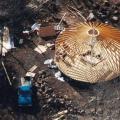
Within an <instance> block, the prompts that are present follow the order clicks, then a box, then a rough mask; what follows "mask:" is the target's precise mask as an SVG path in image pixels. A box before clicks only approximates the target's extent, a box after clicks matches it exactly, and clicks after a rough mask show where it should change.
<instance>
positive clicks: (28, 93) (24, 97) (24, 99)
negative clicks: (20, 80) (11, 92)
mask: <svg viewBox="0 0 120 120" xmlns="http://www.w3.org/2000/svg"><path fill="white" fill-rule="evenodd" d="M18 104H19V105H20V106H31V105H32V87H31V86H20V87H19V88H18Z"/></svg>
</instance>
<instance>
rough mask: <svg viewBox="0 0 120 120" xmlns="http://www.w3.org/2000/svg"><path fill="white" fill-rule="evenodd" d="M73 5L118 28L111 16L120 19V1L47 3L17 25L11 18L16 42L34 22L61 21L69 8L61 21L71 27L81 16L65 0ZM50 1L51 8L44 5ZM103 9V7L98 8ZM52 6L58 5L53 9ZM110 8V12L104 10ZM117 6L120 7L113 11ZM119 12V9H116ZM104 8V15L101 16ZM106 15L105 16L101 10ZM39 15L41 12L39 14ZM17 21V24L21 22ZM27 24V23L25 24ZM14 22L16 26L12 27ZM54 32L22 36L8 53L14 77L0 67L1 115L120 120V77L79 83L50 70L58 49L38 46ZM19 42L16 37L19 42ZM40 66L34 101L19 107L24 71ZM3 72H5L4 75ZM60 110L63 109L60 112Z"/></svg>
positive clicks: (12, 119)
mask: <svg viewBox="0 0 120 120" xmlns="http://www.w3.org/2000/svg"><path fill="white" fill-rule="evenodd" d="M67 4H68V5H69V6H74V7H76V8H77V9H79V11H81V13H82V14H83V16H85V17H86V18H87V16H88V15H89V13H90V12H91V10H92V12H93V13H94V15H95V18H94V19H93V20H97V21H102V22H106V21H107V22H109V24H112V25H113V26H116V27H118V28H119V27H120V26H119V25H120V19H118V20H116V19H115V20H114V19H113V16H116V17H118V18H120V14H119V10H120V7H119V6H120V4H115V3H114V4H113V3H111V2H109V4H108V3H107V5H105V3H103V2H101V3H99V1H97V2H93V0H88V1H87V0H75V1H72V0H71V1H69V0H66V1H65V2H63V1H62V3H61V4H60V5H58V6H56V5H55V4H54V2H53V3H52V4H50V3H49V2H48V3H47V4H45V5H44V6H43V7H42V11H39V14H40V15H41V16H42V18H39V17H38V15H37V17H36V15H35V17H34V18H31V16H29V15H28V16H29V17H28V16H27V17H26V18H25V19H24V20H22V21H19V22H15V24H14V25H11V23H9V22H8V26H10V28H11V31H12V32H13V31H14V32H13V34H14V37H15V39H16V41H17V40H18V39H20V38H21V36H22V35H21V32H22V30H24V29H25V28H27V29H29V26H30V25H31V23H33V21H34V22H35V21H40V22H41V23H42V25H48V24H52V23H56V22H58V21H60V19H61V17H62V16H63V15H64V14H65V13H67V15H66V17H65V19H64V22H63V24H64V25H67V26H70V25H72V24H74V23H76V22H80V21H82V19H81V17H79V16H78V15H76V13H74V14H72V13H71V11H70V10H68V8H67V7H66V5H67ZM46 6H47V7H46ZM98 8H99V9H98ZM54 9H57V11H55V10H54ZM106 10H107V12H106ZM115 11H116V12H115ZM117 11H118V12H117ZM99 13H100V15H99ZM101 14H102V15H101ZM40 15H39V16H40ZM18 23H19V25H18ZM26 23H27V24H26ZM13 26H14V29H12V27H13ZM56 37H57V35H56V36H54V37H47V38H46V37H45V38H41V37H40V36H36V35H33V36H32V37H30V38H29V39H26V38H25V39H24V44H22V45H18V46H17V48H15V49H12V50H11V51H10V52H8V53H7V54H6V56H5V57H4V58H2V60H4V63H5V66H6V68H7V70H8V73H9V76H10V78H11V81H12V86H10V85H9V84H8V81H7V79H6V77H4V76H2V75H4V72H3V69H2V68H1V69H0V71H1V74H0V78H1V79H0V82H1V80H3V81H4V82H1V86H0V119H1V120H119V119H120V80H119V77H118V78H116V79H114V80H111V81H107V82H101V83H96V84H89V83H88V84H87V83H82V82H77V81H75V80H72V79H70V78H69V77H67V76H65V75H64V74H62V76H63V77H64V79H65V81H64V82H62V81H60V80H58V79H57V78H55V76H54V74H55V72H56V71H58V69H57V68H55V69H51V68H49V67H48V65H45V64H44V61H45V60H47V59H51V58H52V59H54V48H53V49H50V48H47V51H46V52H45V53H43V54H39V53H38V52H36V51H34V48H35V47H36V46H37V45H45V44H46V43H54V41H55V39H56ZM16 43H17V42H16ZM33 65H37V69H36V70H35V73H36V75H35V77H34V80H33V106H32V107H25V108H20V107H18V105H17V86H18V85H19V82H20V78H21V76H25V74H26V72H27V71H28V70H29V69H30V68H31V67H32V66H33ZM1 76H2V77H1ZM59 112H62V113H63V114H60V115H59Z"/></svg>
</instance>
